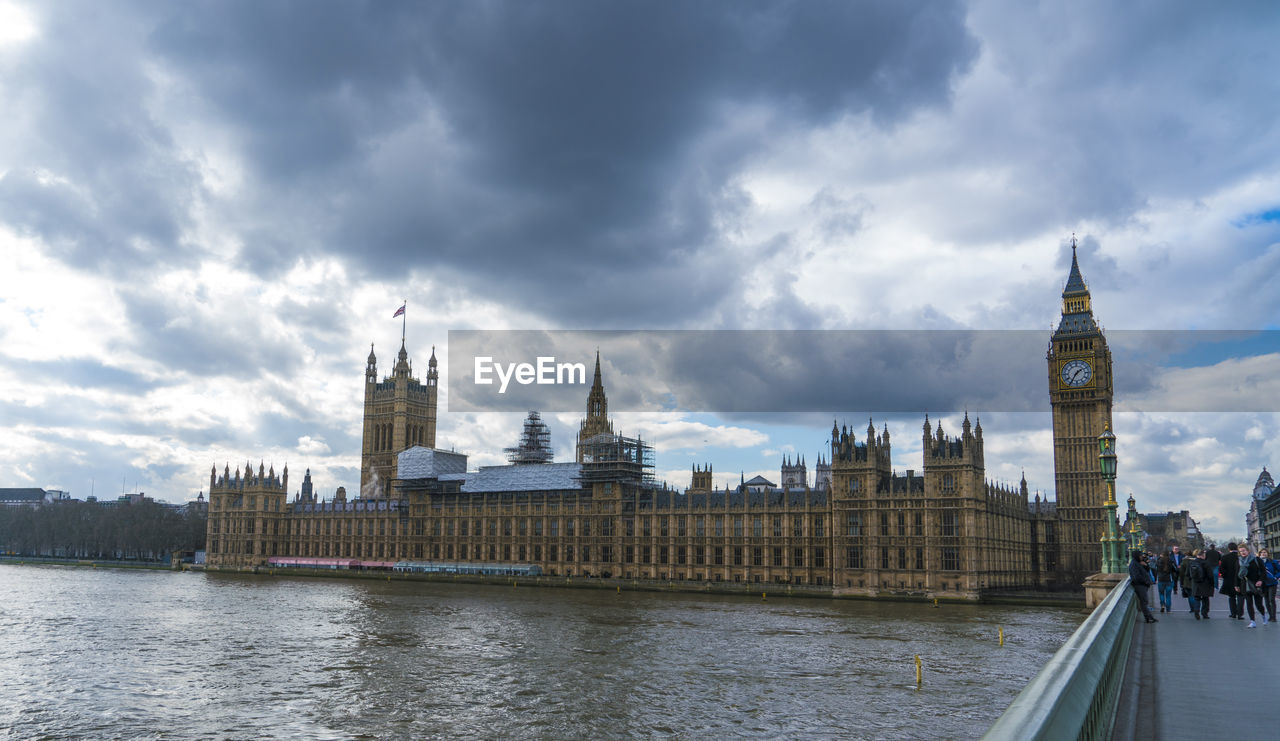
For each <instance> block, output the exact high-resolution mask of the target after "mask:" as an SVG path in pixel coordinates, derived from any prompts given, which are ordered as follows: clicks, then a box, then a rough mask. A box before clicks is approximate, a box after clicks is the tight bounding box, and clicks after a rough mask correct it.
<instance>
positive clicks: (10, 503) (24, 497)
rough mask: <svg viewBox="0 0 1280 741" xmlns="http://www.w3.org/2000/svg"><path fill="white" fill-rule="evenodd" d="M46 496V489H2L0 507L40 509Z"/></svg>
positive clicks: (0, 490)
mask: <svg viewBox="0 0 1280 741" xmlns="http://www.w3.org/2000/svg"><path fill="white" fill-rule="evenodd" d="M46 496H48V492H46V491H45V490H44V489H0V506H5V507H39V506H40V505H41V504H44V502H45V497H46Z"/></svg>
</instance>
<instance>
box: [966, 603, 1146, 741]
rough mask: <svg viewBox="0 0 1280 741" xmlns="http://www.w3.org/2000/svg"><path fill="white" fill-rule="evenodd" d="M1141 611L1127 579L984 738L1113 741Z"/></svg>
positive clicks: (1018, 740) (1096, 610) (1025, 740)
mask: <svg viewBox="0 0 1280 741" xmlns="http://www.w3.org/2000/svg"><path fill="white" fill-rule="evenodd" d="M1137 610H1138V607H1137V598H1136V597H1135V596H1134V593H1133V590H1132V589H1130V588H1129V580H1128V579H1127V578H1126V579H1125V580H1124V581H1122V582H1120V583H1119V584H1118V585H1116V587H1115V588H1114V589H1112V590H1111V593H1110V594H1108V595H1107V598H1106V599H1105V600H1103V601H1102V604H1100V605H1098V607H1097V609H1095V610H1094V611H1093V614H1091V615H1090V616H1089V617H1088V619H1087V620H1085V621H1084V623H1082V624H1081V625H1080V627H1079V628H1077V629H1076V632H1075V633H1073V634H1071V637H1070V638H1068V639H1067V642H1066V643H1064V644H1063V645H1062V648H1060V649H1058V652H1057V653H1056V654H1054V655H1053V658H1051V659H1049V662H1048V663H1047V664H1045V666H1044V668H1043V669H1041V670H1040V673H1039V674H1037V675H1036V676H1035V678H1033V679H1032V680H1031V681H1030V682H1028V683H1027V686H1026V687H1024V688H1023V690H1022V692H1020V693H1018V696H1017V697H1016V698H1014V700H1013V703H1012V704H1010V705H1009V708H1008V709H1007V710H1005V711H1004V715H1001V716H1000V718H999V719H998V720H996V722H995V725H993V726H991V730H989V731H987V733H986V735H985V736H983V738H984V739H988V740H989V741H1027V740H1028V739H1046V740H1048V739H1055V740H1056V739H1063V740H1064V741H1065V740H1067V739H1088V740H1093V739H1106V738H1110V736H1111V729H1112V725H1113V724H1114V722H1115V714H1116V704H1117V702H1118V700H1119V698H1120V685H1121V682H1122V681H1123V680H1124V670H1125V664H1126V662H1127V660H1128V657H1129V644H1130V643H1131V642H1132V640H1133V628H1134V621H1135V618H1136V616H1137Z"/></svg>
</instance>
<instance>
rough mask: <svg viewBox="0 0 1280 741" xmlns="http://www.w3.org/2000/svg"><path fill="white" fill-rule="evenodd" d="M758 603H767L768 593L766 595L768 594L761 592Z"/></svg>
mask: <svg viewBox="0 0 1280 741" xmlns="http://www.w3.org/2000/svg"><path fill="white" fill-rule="evenodd" d="M760 601H761V602H768V601H769V593H768V592H761V593H760Z"/></svg>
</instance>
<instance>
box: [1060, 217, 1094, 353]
mask: <svg viewBox="0 0 1280 741" xmlns="http://www.w3.org/2000/svg"><path fill="white" fill-rule="evenodd" d="M1097 329H1098V325H1097V324H1096V323H1095V322H1094V321H1093V305H1092V301H1091V300H1090V296H1089V286H1088V285H1086V284H1085V282H1084V276H1082V275H1080V261H1079V259H1078V258H1077V256H1076V238H1075V235H1074V234H1073V235H1072V236H1071V272H1070V273H1069V274H1068V275H1067V285H1066V286H1065V287H1064V288H1063V289H1062V321H1061V322H1060V323H1059V324H1058V331H1057V332H1056V333H1055V334H1056V335H1062V334H1079V333H1085V332H1094V331H1097Z"/></svg>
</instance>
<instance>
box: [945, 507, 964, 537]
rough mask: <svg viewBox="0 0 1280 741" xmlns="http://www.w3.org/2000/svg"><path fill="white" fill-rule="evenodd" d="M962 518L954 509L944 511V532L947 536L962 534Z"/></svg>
mask: <svg viewBox="0 0 1280 741" xmlns="http://www.w3.org/2000/svg"><path fill="white" fill-rule="evenodd" d="M959 520H960V518H959V517H958V516H957V514H956V512H955V511H954V510H948V511H944V512H943V513H942V534H943V535H944V536H946V537H955V536H957V535H959V534H960V522H959Z"/></svg>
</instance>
